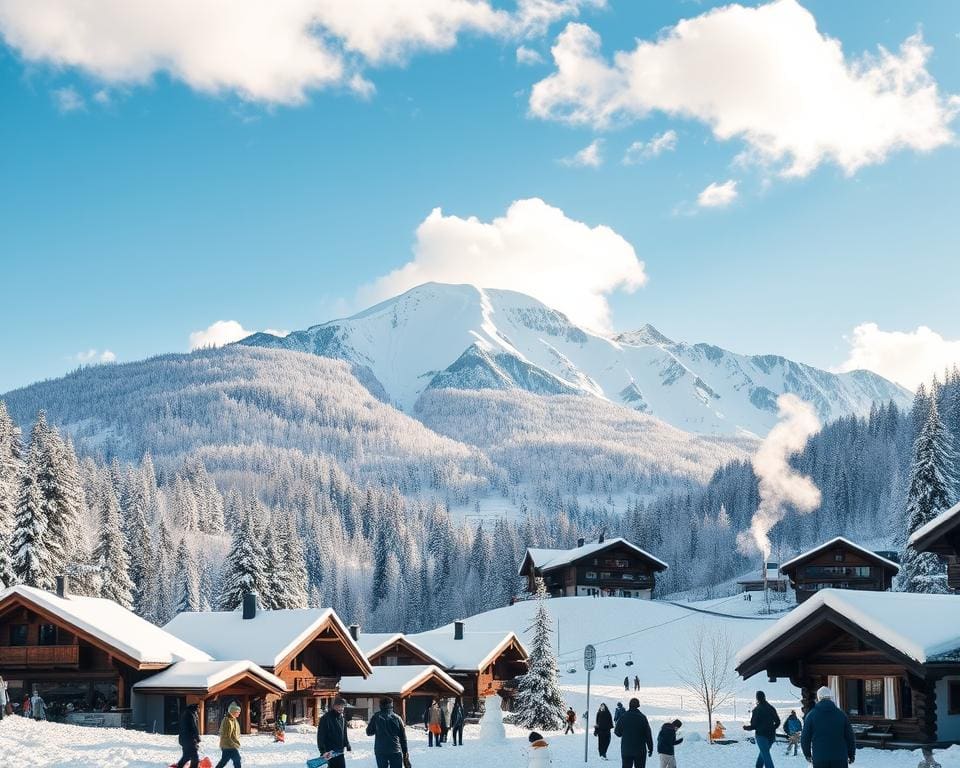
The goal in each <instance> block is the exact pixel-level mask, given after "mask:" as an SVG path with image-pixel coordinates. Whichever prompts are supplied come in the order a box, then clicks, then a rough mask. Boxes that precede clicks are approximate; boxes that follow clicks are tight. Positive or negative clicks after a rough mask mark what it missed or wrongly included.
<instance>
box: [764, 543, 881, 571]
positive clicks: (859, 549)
mask: <svg viewBox="0 0 960 768" xmlns="http://www.w3.org/2000/svg"><path fill="white" fill-rule="evenodd" d="M837 544H843V545H844V546H846V547H849V548H850V549H853V550H856V551H857V552H859V553H860V554H861V555H863V556H864V557H869V558H870V559H871V560H875V561H877V562H879V563H882V564H883V565H886V566H887V567H889V568H892V569H893V571H894V573H896V572H898V571H899V570H900V566H899V565H897V564H896V563H895V562H893V560H888V559H887V558H885V557H883V556H882V555H878V554H877V553H876V552H874V551H872V550H869V549H866V548H865V547H861V546H860V545H859V544H854V543H853V542H852V541H850V539H847V538H844V537H843V536H834V537H833V538H832V539H830V541H825V542H823V544H820V545H819V546H817V547H814V548H813V549H808V550H807V551H806V552H801V553H800V554H799V555H797V556H796V557H794V558H791V559H790V560H787V562H785V563H784V564H783V565H781V566H780V571H781V572H783V571H787V570H789V569H790V568H792V567H793V566H794V565H797V564H799V563H800V562H802V561H804V560H806V559H807V558H809V557H813V556H814V555H816V554H819V553H820V552H822V551H823V550H825V549H830V547H834V546H836V545H837Z"/></svg>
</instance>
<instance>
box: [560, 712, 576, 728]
mask: <svg viewBox="0 0 960 768" xmlns="http://www.w3.org/2000/svg"><path fill="white" fill-rule="evenodd" d="M575 722H577V713H576V712H574V711H573V707H569V708H568V709H567V727H566V728H565V729H564V731H563V732H564V733H573V724H574V723H575Z"/></svg>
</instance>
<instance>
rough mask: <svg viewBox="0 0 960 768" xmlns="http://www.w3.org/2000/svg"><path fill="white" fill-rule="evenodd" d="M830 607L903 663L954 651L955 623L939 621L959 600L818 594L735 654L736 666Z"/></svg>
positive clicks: (958, 627) (958, 642) (958, 636)
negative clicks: (894, 652) (900, 654)
mask: <svg viewBox="0 0 960 768" xmlns="http://www.w3.org/2000/svg"><path fill="white" fill-rule="evenodd" d="M823 608H830V609H833V610H834V611H835V612H836V613H838V614H839V615H840V616H842V617H843V618H844V619H846V620H847V621H849V622H852V623H853V624H854V625H856V626H858V627H860V628H861V629H862V630H863V631H864V632H866V633H867V634H869V635H871V636H872V637H875V638H876V639H877V640H880V641H882V642H884V643H886V644H887V645H889V646H891V647H893V648H894V649H895V650H897V651H898V652H900V653H902V654H903V655H904V656H906V657H907V658H910V659H913V660H915V661H918V662H920V663H921V664H925V663H927V662H929V661H935V660H937V659H945V658H948V657H950V656H952V655H954V654H955V653H956V652H957V651H958V650H960V624H958V623H957V622H955V621H948V620H945V617H950V616H956V615H957V612H958V611H960V595H924V594H914V593H910V592H867V591H858V590H848V589H822V590H820V591H819V592H817V593H816V594H815V595H814V596H813V597H811V598H810V599H809V600H807V601H806V602H804V603H802V604H801V605H799V606H798V607H797V608H794V609H793V610H792V611H791V612H790V613H789V614H787V615H786V616H784V617H783V618H782V619H780V620H779V621H778V622H777V623H776V624H774V625H773V626H772V627H770V629H768V630H767V631H766V632H764V633H763V634H761V635H759V636H758V637H757V638H756V639H755V640H754V641H753V642H751V643H749V644H747V645H745V646H744V647H743V648H741V649H740V651H739V652H738V653H737V660H736V663H737V666H738V667H739V666H740V665H741V664H742V663H743V662H745V661H746V660H748V659H750V658H751V657H753V656H755V655H756V654H758V653H760V652H761V651H763V650H764V649H765V648H766V647H767V646H769V645H770V644H772V643H775V642H776V641H778V640H779V639H780V638H782V637H783V636H785V635H788V634H793V633H795V632H796V631H797V630H798V628H802V627H803V625H804V624H805V623H806V622H808V621H809V620H810V618H811V617H812V616H813V614H814V613H816V612H817V611H819V610H821V609H823Z"/></svg>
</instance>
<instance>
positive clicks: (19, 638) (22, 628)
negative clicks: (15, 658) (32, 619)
mask: <svg viewBox="0 0 960 768" xmlns="http://www.w3.org/2000/svg"><path fill="white" fill-rule="evenodd" d="M26 644H27V625H26V624H11V625H10V645H26Z"/></svg>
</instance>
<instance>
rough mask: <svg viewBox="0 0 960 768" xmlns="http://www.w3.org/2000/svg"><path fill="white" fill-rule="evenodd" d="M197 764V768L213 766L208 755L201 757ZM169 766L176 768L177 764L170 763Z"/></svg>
mask: <svg viewBox="0 0 960 768" xmlns="http://www.w3.org/2000/svg"><path fill="white" fill-rule="evenodd" d="M187 765H190V763H187ZM197 766H198V768H213V760H211V759H210V758H209V757H203V758H201V759H200V762H199V763H197ZM170 768H177V764H176V763H170Z"/></svg>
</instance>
